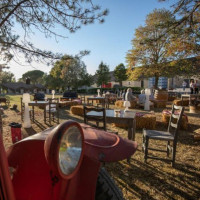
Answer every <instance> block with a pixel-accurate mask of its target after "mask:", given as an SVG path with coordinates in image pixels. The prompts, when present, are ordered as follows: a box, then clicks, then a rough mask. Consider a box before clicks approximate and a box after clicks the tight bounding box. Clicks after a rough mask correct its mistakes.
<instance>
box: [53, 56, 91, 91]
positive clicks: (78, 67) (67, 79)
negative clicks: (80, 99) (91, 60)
mask: <svg viewBox="0 0 200 200" xmlns="http://www.w3.org/2000/svg"><path fill="white" fill-rule="evenodd" d="M50 75H51V76H52V77H53V78H55V79H57V82H58V83H59V86H60V87H61V88H62V89H65V88H66V87H67V88H68V89H70V88H73V89H77V88H78V87H79V86H80V84H82V83H83V80H84V79H83V78H85V80H86V76H87V77H89V75H88V74H87V70H86V66H85V63H84V62H83V61H81V60H80V58H79V57H73V56H68V55H65V56H63V57H62V59H61V60H60V61H57V62H56V63H55V65H54V67H53V68H52V69H51V71H50ZM85 80H84V81H85Z"/></svg>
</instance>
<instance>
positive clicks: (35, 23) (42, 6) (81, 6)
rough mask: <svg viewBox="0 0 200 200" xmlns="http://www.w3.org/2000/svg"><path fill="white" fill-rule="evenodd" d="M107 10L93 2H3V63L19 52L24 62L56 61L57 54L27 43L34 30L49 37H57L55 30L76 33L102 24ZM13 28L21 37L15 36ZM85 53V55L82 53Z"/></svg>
mask: <svg viewBox="0 0 200 200" xmlns="http://www.w3.org/2000/svg"><path fill="white" fill-rule="evenodd" d="M107 13H108V10H103V11H102V10H101V8H100V7H99V6H97V5H94V4H93V2H92V0H89V1H88V0H72V1H69V0H49V1H47V0H2V1H1V2H0V51H1V57H0V58H2V59H7V61H8V60H9V59H11V58H12V56H13V55H15V56H16V55H17V53H18V52H21V53H23V54H24V56H25V58H26V61H28V62H32V61H43V62H44V61H49V59H59V58H60V57H61V55H60V54H54V53H52V52H51V51H46V50H41V49H38V48H36V47H35V46H34V45H33V44H32V43H31V42H30V36H31V35H32V34H34V30H35V29H36V30H38V31H40V32H42V33H43V34H44V35H45V37H46V38H48V37H52V36H53V37H55V38H57V37H66V36H65V35H60V32H58V31H57V28H56V27H64V28H65V29H66V30H68V31H69V32H75V31H76V30H78V29H80V28H81V26H82V25H87V24H91V23H93V22H95V21H99V22H100V23H102V22H103V21H104V16H106V15H107ZM16 24H18V25H19V26H20V27H21V30H23V32H24V34H23V35H24V36H23V37H22V38H20V39H21V41H19V36H18V35H14V34H13V33H14V32H15V27H16ZM83 53H84V52H83Z"/></svg>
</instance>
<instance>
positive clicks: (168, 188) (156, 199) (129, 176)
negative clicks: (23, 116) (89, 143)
mask: <svg viewBox="0 0 200 200" xmlns="http://www.w3.org/2000/svg"><path fill="white" fill-rule="evenodd" d="M9 97H10V101H11V105H13V104H17V105H18V104H19V103H20V97H21V96H20V95H10V96H9ZM170 107H171V105H170V104H169V105H168V108H170ZM162 110H163V109H155V114H156V119H157V125H156V129H158V130H166V126H164V124H163V123H162V117H161V111H162ZM185 113H186V114H187V115H188V118H189V129H188V130H187V131H183V130H181V131H180V136H179V140H178V145H177V156H176V165H175V168H172V167H171V165H170V163H167V162H162V161H158V160H148V161H147V164H145V163H144V161H143V152H142V151H141V150H142V148H141V146H142V145H141V144H142V130H137V132H136V141H137V143H138V150H137V151H136V153H135V154H134V155H133V156H132V158H131V162H130V164H129V163H127V161H126V160H124V161H119V162H116V163H107V164H106V165H105V167H106V168H107V170H108V171H109V173H110V175H111V176H112V177H113V179H114V180H115V182H116V184H117V185H118V186H119V187H120V188H121V190H122V192H123V195H124V199H126V200H133V199H144V200H145V199H146V200H161V199H162V200H165V199H167V200H171V199H183V200H198V199H200V156H199V152H200V142H195V141H194V140H193V132H194V131H195V130H196V129H200V115H199V114H191V113H189V112H188V107H186V111H185ZM5 114H6V116H7V117H4V118H3V129H4V133H3V134H4V143H5V146H6V148H8V147H9V146H10V145H11V144H12V142H11V137H10V127H9V126H8V124H9V123H10V122H12V121H15V122H20V113H19V111H13V110H10V109H8V108H6V107H5ZM42 116H43V113H42V110H40V109H37V110H36V119H37V120H38V121H37V123H36V124H32V128H31V129H29V130H28V129H27V130H25V129H22V133H23V136H24V137H27V136H29V135H32V134H35V133H37V132H40V131H42V130H44V129H46V128H48V126H47V125H46V124H44V123H43V118H42ZM60 118H61V122H62V121H65V120H68V119H73V120H76V121H78V122H83V118H82V117H79V116H75V115H72V114H71V113H70V111H69V108H62V109H61V112H60ZM108 128H109V129H111V130H113V131H118V133H119V135H120V136H121V137H126V138H127V130H126V129H122V128H115V127H113V126H112V125H109V126H108ZM150 145H152V147H154V148H155V147H158V146H162V145H163V143H161V142H156V143H155V142H154V143H150ZM163 148H165V144H164V146H163ZM156 155H160V154H157V153H156ZM162 155H163V154H162ZM164 156H165V155H164Z"/></svg>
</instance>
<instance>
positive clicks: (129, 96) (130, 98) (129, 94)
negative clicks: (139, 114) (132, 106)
mask: <svg viewBox="0 0 200 200" xmlns="http://www.w3.org/2000/svg"><path fill="white" fill-rule="evenodd" d="M135 99H136V97H135V96H134V95H133V94H132V89H131V88H128V89H127V92H126V95H125V101H133V100H135Z"/></svg>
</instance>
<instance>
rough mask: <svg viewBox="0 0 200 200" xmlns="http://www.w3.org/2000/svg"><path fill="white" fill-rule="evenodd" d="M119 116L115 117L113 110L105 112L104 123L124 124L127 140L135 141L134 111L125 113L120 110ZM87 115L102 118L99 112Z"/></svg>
mask: <svg viewBox="0 0 200 200" xmlns="http://www.w3.org/2000/svg"><path fill="white" fill-rule="evenodd" d="M120 112H121V114H120V115H118V116H116V115H115V114H114V113H115V112H114V110H113V109H112V110H106V122H107V123H120V124H126V125H128V139H129V140H135V128H136V123H135V114H136V112H134V111H127V112H124V110H120ZM87 115H90V116H99V117H101V116H103V114H102V113H101V112H95V111H91V112H88V113H87Z"/></svg>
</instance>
